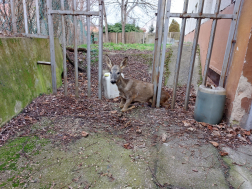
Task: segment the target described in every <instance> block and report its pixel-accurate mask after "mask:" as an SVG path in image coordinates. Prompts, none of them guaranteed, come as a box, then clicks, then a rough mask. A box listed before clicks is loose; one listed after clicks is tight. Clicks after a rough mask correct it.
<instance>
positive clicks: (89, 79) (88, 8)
mask: <svg viewBox="0 0 252 189" xmlns="http://www.w3.org/2000/svg"><path fill="white" fill-rule="evenodd" d="M88 11H90V0H87V12H88ZM90 37H91V35H90V16H87V77H88V97H90V96H91V72H90V70H91V68H90V65H91V59H90V58H91V56H90V50H91V48H90V44H91V41H90Z"/></svg>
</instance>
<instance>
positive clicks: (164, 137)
mask: <svg viewBox="0 0 252 189" xmlns="http://www.w3.org/2000/svg"><path fill="white" fill-rule="evenodd" d="M166 139H167V134H165V133H163V134H162V139H161V140H162V142H165V141H166Z"/></svg>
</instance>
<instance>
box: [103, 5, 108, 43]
mask: <svg viewBox="0 0 252 189" xmlns="http://www.w3.org/2000/svg"><path fill="white" fill-rule="evenodd" d="M103 13H104V23H105V41H106V42H109V36H108V21H107V14H106V8H105V4H103Z"/></svg>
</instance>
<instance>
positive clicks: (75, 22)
mask: <svg viewBox="0 0 252 189" xmlns="http://www.w3.org/2000/svg"><path fill="white" fill-rule="evenodd" d="M72 2H73V11H75V10H76V9H77V6H76V0H73V1H72ZM73 17H74V75H75V97H76V98H78V97H79V81H78V57H77V53H78V51H77V46H78V44H77V17H76V16H75V15H74V16H73Z"/></svg>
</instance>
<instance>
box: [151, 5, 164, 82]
mask: <svg viewBox="0 0 252 189" xmlns="http://www.w3.org/2000/svg"><path fill="white" fill-rule="evenodd" d="M161 5H162V0H159V1H158V13H157V22H156V32H155V44H154V53H153V63H152V78H151V82H152V83H153V82H154V77H155V72H154V69H155V64H154V62H155V58H156V57H157V56H156V54H157V44H158V29H159V28H158V26H159V22H160V14H159V13H160V10H161Z"/></svg>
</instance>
